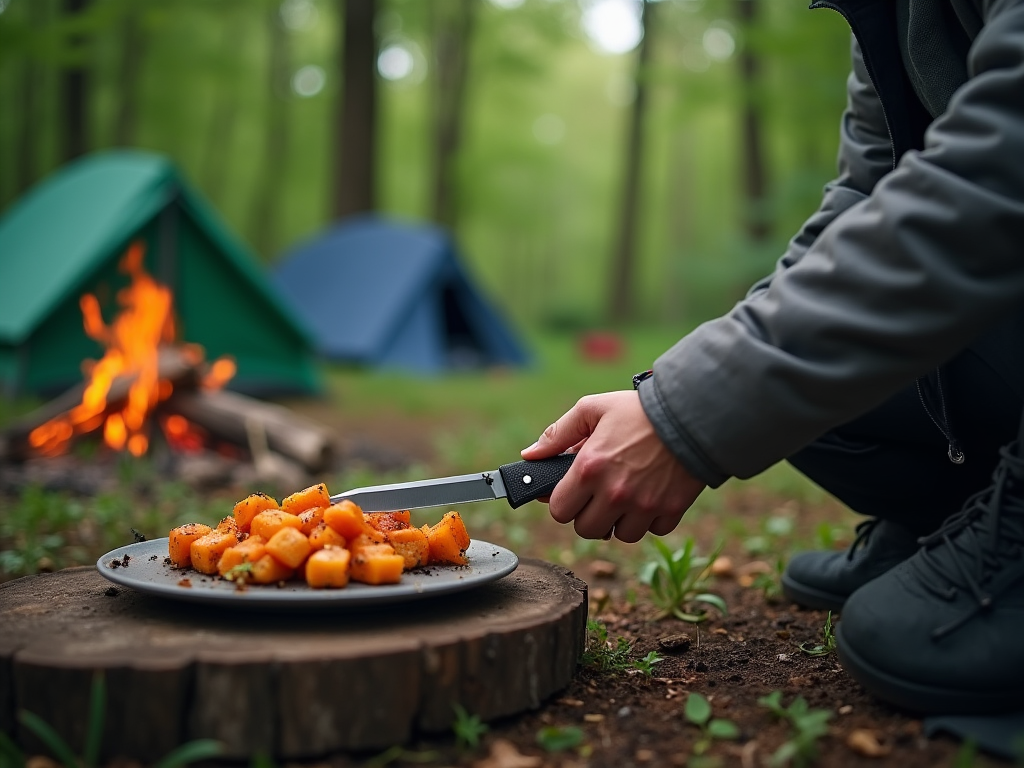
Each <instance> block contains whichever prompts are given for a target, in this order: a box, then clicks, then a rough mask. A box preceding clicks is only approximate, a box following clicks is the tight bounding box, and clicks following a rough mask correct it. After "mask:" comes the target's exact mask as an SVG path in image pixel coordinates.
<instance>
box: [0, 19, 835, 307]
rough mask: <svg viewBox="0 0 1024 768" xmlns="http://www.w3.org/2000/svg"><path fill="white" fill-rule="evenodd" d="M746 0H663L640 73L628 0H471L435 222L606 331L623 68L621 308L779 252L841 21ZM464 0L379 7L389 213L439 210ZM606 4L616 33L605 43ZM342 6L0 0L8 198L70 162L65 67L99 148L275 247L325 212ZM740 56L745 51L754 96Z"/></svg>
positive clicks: (506, 302)
mask: <svg viewBox="0 0 1024 768" xmlns="http://www.w3.org/2000/svg"><path fill="white" fill-rule="evenodd" d="M757 1H758V13H757V14H756V16H754V17H752V19H748V16H746V15H744V10H745V9H744V7H743V4H744V3H753V2H755V0H660V1H659V2H658V3H657V14H656V16H652V23H651V24H650V25H649V26H650V29H649V30H648V35H649V37H648V40H647V45H648V54H647V65H646V66H645V67H644V68H643V69H642V70H639V71H638V70H637V68H636V55H637V53H636V50H635V45H631V44H630V41H629V40H628V33H629V28H630V24H629V23H619V24H615V23H614V21H615V19H616V18H619V19H622V18H623V17H622V16H621V13H622V12H623V8H622V7H621V6H624V5H625V6H629V5H630V3H631V2H634V0H471V3H470V4H471V5H472V4H475V5H473V7H472V8H470V10H471V11H472V18H471V21H472V23H471V25H469V26H467V27H465V29H468V30H469V32H468V36H467V37H466V41H465V43H466V50H465V68H466V71H465V83H464V92H463V94H462V99H461V103H460V105H459V109H460V110H461V115H460V120H461V132H460V140H459V144H458V147H457V151H456V153H455V155H454V157H453V159H452V163H453V166H452V168H453V171H452V175H451V179H452V187H453V189H452V193H451V194H452V196H453V198H452V200H451V201H450V203H449V204H448V205H449V208H448V210H449V211H450V213H449V215H448V217H449V218H451V219H452V220H454V222H455V223H454V226H455V229H456V234H457V237H458V240H459V241H460V243H461V244H462V246H463V248H464V251H465V253H466V256H467V259H468V260H469V262H470V266H471V268H472V269H473V271H474V272H475V273H476V274H477V276H478V277H479V278H480V279H481V280H482V282H483V283H484V285H485V286H486V287H487V288H488V289H489V290H490V292H491V293H492V294H493V295H495V296H496V297H497V299H498V300H499V301H500V302H501V304H502V305H503V306H504V308H505V310H506V311H507V312H508V313H509V314H510V315H512V316H513V317H514V318H516V319H517V320H519V321H520V322H526V323H531V322H543V323H548V324H560V325H566V326H574V327H575V326H581V327H582V326H587V325H594V324H598V323H600V322H602V320H603V318H604V313H605V309H606V307H605V304H606V297H607V295H608V281H609V279H610V265H611V260H612V251H613V244H614V240H615V237H616V227H617V221H618V216H619V210H620V207H621V205H622V201H621V195H622V186H623V157H624V154H625V152H626V130H627V126H628V119H629V116H630V108H631V104H632V101H633V99H634V98H635V94H636V92H637V78H642V80H643V85H644V87H645V89H646V99H645V102H644V107H645V115H644V121H643V124H642V125H643V130H642V136H641V140H642V148H643V151H642V153H641V156H640V158H641V165H640V168H639V176H638V178H639V184H638V192H637V195H636V199H637V204H638V211H639V214H638V222H637V236H636V243H635V249H636V252H635V258H634V263H635V270H636V273H635V279H634V283H635V288H634V291H635V295H634V304H635V308H636V309H635V315H636V317H635V319H636V320H638V321H641V322H645V323H661V324H665V323H671V324H679V323H684V322H690V321H692V320H693V319H699V318H703V317H707V316H709V315H710V314H711V313H714V312H719V311H722V310H723V309H725V308H727V307H728V306H730V305H731V303H732V302H733V301H735V299H736V298H737V297H738V296H740V295H742V293H743V291H744V290H745V289H746V287H747V285H748V284H749V283H750V282H751V281H752V280H753V279H755V278H756V277H758V276H760V275H761V274H763V273H765V272H767V271H768V270H769V269H770V268H771V265H772V264H773V262H774V260H775V258H776V257H777V255H778V253H779V252H780V249H781V248H782V247H783V245H784V243H785V240H786V239H788V237H789V236H790V235H791V234H792V232H793V231H794V230H795V228H796V227H797V226H799V224H800V223H801V222H802V220H803V219H804V217H806V216H807V215H808V214H809V213H810V212H811V211H813V209H814V207H815V206H816V204H817V201H818V198H819V195H820V190H821V187H822V185H823V184H824V183H825V182H826V181H827V180H828V179H829V178H831V177H832V175H833V172H834V163H835V151H836V145H837V141H838V118H839V115H840V113H841V110H842V107H843V104H844V102H845V93H844V81H845V77H846V72H847V68H848V62H849V31H848V28H847V27H846V24H845V22H844V21H843V20H842V18H841V17H840V16H839V15H838V14H835V13H829V12H828V11H808V10H806V4H805V3H804V2H802V1H801V2H798V1H797V0H757ZM614 5H618V6H620V7H618V8H614V7H612V6H614ZM456 6H459V7H461V8H462V9H463V12H465V9H466V8H468V7H469V5H467V1H466V0H377V16H376V24H375V29H376V36H377V50H378V51H379V55H378V72H379V80H378V86H379V88H378V105H379V106H378V115H377V117H378V119H377V131H378V133H377V141H376V146H377V158H376V159H377V198H378V204H379V207H380V210H382V211H383V212H386V213H388V214H393V215H396V216H400V217H405V218H410V219H427V218H429V217H430V216H431V215H434V211H435V206H434V201H433V200H432V199H431V197H432V195H434V194H435V189H436V185H435V178H434V174H435V168H434V160H435V157H434V152H435V149H434V147H435V137H434V129H435V125H436V113H435V105H436V103H437V101H438V99H439V94H438V90H437V80H436V76H437V69H438V68H437V66H436V62H437V46H436V42H437V34H438V18H439V16H443V12H446V13H448V14H449V15H451V14H458V13H459V12H460V11H459V8H457V7H456ZM598 6H601V7H600V8H599V7H598ZM626 10H627V11H628V10H629V9H628V7H627V8H626ZM634 10H636V9H635V8H634ZM602 12H604V13H606V16H605V19H604V21H605V29H606V31H608V30H609V29H610V30H611V32H617V33H619V39H618V42H617V43H616V42H615V40H613V41H612V43H611V44H609V43H608V42H607V41H605V43H603V44H604V46H605V50H602V49H601V45H602V41H601V40H600V38H599V36H597V37H595V33H594V29H595V27H594V21H595V19H597V18H598V16H599V15H600V13H602ZM616 12H617V13H619V14H620V16H619V17H616V16H615V13H616ZM608 13H611V15H610V16H609V15H608ZM343 14H344V0H159V1H158V0H0V105H2V108H0V208H6V207H8V206H9V205H10V204H11V203H12V202H13V201H14V200H15V199H17V197H18V195H20V194H21V193H22V192H23V191H24V190H25V189H26V188H27V187H28V186H29V185H31V184H32V183H34V182H36V181H38V180H39V179H41V178H43V177H45V176H46V175H47V174H49V173H50V172H52V171H53V170H54V169H56V168H57V167H58V166H59V165H60V164H61V163H62V162H63V161H64V157H65V155H66V146H67V145H66V143H65V134H66V128H67V125H68V123H69V115H68V106H67V105H68V91H67V87H68V86H67V82H68V80H67V74H68V72H69V71H71V70H77V71H78V72H80V73H84V74H85V76H86V83H87V85H86V91H85V93H86V102H85V121H86V122H85V125H84V129H83V130H84V134H85V143H86V146H87V147H88V148H89V149H91V150H98V149H103V148H108V147H114V146H135V147H140V148H144V149H148V150H154V151H158V152H162V153H166V154H167V155H169V156H170V157H172V158H173V159H174V160H175V161H176V162H177V163H178V164H179V165H180V166H181V167H182V168H183V170H184V171H185V173H186V174H187V175H188V177H189V178H190V179H191V180H192V181H193V183H194V184H195V185H196V186H197V187H198V188H199V189H200V190H201V191H202V192H203V193H204V194H205V195H207V196H208V197H209V198H210V199H211V200H212V201H213V203H214V204H215V205H216V207H217V208H218V209H219V210H220V211H221V212H222V213H223V214H224V216H225V217H226V219H227V221H228V222H229V224H230V225H231V226H233V227H234V228H235V230H236V231H238V232H239V233H240V234H241V235H242V237H243V238H244V239H246V240H247V241H248V242H249V243H250V244H252V245H253V246H254V248H255V249H256V250H257V252H258V253H259V254H260V255H261V257H262V258H264V259H265V260H266V261H268V262H270V261H272V260H274V259H275V258H277V257H278V256H279V255H280V253H281V252H282V251H283V250H284V249H286V248H287V247H288V246H289V245H291V244H293V243H295V242H297V241H299V240H301V239H303V238H305V237H308V236H310V235H311V234H313V233H314V232H316V231H317V230H318V229H319V228H321V227H323V226H324V225H325V224H327V223H328V222H329V221H330V210H331V204H330V203H331V201H330V198H331V190H332V184H333V180H332V178H331V174H332V173H333V172H334V170H333V169H334V167H335V166H334V163H333V161H332V153H333V151H334V146H335V142H334V140H333V136H334V131H336V122H337V110H336V108H335V105H336V104H337V101H338V99H339V97H340V90H341V86H342V77H341V74H342V73H341V71H340V63H339V62H340V55H339V46H340V45H341V39H342V35H341V29H342V27H341V24H342V20H343ZM637 18H639V16H637ZM609 19H611V20H612V22H613V23H612V24H611V27H610V28H609V26H608V20H609ZM627 21H628V19H627ZM623 40H625V42H623ZM632 42H633V43H634V44H635V42H636V41H635V40H634V41H632ZM609 45H611V48H613V49H614V48H615V45H618V46H619V49H621V47H622V46H628V48H629V49H628V50H624V51H621V52H618V53H614V52H610V51H609V50H608V49H609ZM742 54H746V55H747V56H748V57H754V58H756V61H757V64H758V76H757V79H756V81H754V86H753V88H751V87H750V83H749V81H745V80H744V78H743V75H742V71H741V67H740V61H741V60H742V59H743V55H742ZM749 110H753V111H754V112H755V113H756V115H757V117H758V120H759V121H760V130H761V141H762V143H763V153H764V156H763V161H762V162H763V171H764V178H765V184H766V194H765V197H764V199H763V200H762V201H761V202H760V203H757V206H758V210H757V211H755V212H754V215H755V216H756V218H757V219H758V220H759V221H764V222H765V223H766V224H767V225H768V226H767V231H769V232H770V233H771V234H770V236H769V237H768V238H767V239H766V240H756V241H755V240H752V239H751V238H750V236H749V234H748V227H747V226H746V225H745V222H746V221H748V220H749V217H750V215H751V211H750V210H748V209H747V208H748V207H749V200H745V198H744V178H745V177H744V174H745V170H746V169H745V168H744V163H746V162H748V158H747V156H746V155H745V153H744V144H743V119H744V114H745V112H747V111H749ZM0 257H3V258H7V257H9V255H6V254H5V255H0Z"/></svg>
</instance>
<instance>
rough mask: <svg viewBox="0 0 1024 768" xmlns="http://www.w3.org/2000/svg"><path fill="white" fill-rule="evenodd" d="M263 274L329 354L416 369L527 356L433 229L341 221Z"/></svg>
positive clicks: (516, 361)
mask: <svg viewBox="0 0 1024 768" xmlns="http://www.w3.org/2000/svg"><path fill="white" fill-rule="evenodd" d="M272 279H273V282H274V283H275V286H276V288H277V289H278V292H279V293H280V294H281V295H283V296H284V298H285V300H286V301H287V302H288V304H289V308H290V309H291V310H292V311H293V312H294V313H295V314H296V315H297V316H298V317H299V318H300V319H301V320H302V321H304V325H305V326H306V327H307V328H309V329H310V330H311V331H312V333H313V337H314V342H315V345H316V348H317V351H318V352H319V353H320V354H321V355H322V356H324V357H326V358H329V359H332V360H343V361H349V362H354V363H359V364H365V365H372V366H379V367H391V368H403V369H406V370H411V371H416V372H421V373H438V372H441V371H444V370H451V369H460V368H475V367H481V366H490V365H513V366H518V365H524V364H525V363H526V362H527V354H526V352H525V350H524V348H523V346H522V344H521V343H520V342H519V340H518V339H517V338H516V336H515V335H514V334H513V333H512V331H511V329H510V328H509V327H508V326H507V325H506V323H505V322H504V321H503V320H502V318H501V317H500V316H499V314H498V313H497V312H496V311H495V309H494V307H492V306H491V305H490V303H489V302H488V301H487V300H486V298H485V297H484V296H483V295H482V294H481V293H480V291H479V290H478V289H477V287H476V286H474V285H473V283H472V282H470V280H469V278H468V276H467V275H466V272H465V271H464V270H463V268H462V266H461V265H460V264H459V260H458V258H457V256H456V253H455V247H454V245H453V243H452V241H451V238H450V237H449V236H448V235H447V234H446V233H445V232H444V231H443V230H441V229H439V228H438V227H434V226H429V225H412V224H399V223H395V222H391V221H386V220H383V219H380V218H376V217H371V216H367V217H360V218H357V219H350V220H347V221H346V222H344V223H342V224H338V225H336V226H334V227H332V228H331V229H329V230H327V231H326V232H324V233H322V234H321V235H319V236H318V237H316V238H314V239H313V240H312V241H309V242H307V243H304V244H302V245H300V246H298V247H297V248H295V249H293V250H292V251H290V252H289V253H287V254H285V256H284V258H283V259H282V261H281V262H280V264H279V265H278V266H277V267H276V268H275V269H274V270H273V273H272Z"/></svg>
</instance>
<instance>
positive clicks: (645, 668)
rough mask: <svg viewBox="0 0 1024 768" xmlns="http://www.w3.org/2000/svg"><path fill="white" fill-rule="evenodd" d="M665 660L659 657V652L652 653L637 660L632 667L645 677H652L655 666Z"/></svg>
mask: <svg viewBox="0 0 1024 768" xmlns="http://www.w3.org/2000/svg"><path fill="white" fill-rule="evenodd" d="M664 660H665V659H664V658H663V657H661V656H659V655H658V652H657V651H650V652H649V653H648V654H647V655H646V656H644V657H643V658H642V659H636V660H635V661H634V662H633V663H632V667H633V669H635V670H636V671H637V672H639V673H640V674H642V675H643V676H644V677H650V676H651V675H653V674H654V665H655V664H659V663H660V662H662V661H664Z"/></svg>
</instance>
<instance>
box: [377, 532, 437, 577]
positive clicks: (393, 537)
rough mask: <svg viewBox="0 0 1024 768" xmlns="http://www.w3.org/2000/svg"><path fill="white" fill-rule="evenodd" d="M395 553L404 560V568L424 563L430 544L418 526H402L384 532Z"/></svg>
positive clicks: (427, 558)
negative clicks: (395, 529) (398, 528)
mask: <svg viewBox="0 0 1024 768" xmlns="http://www.w3.org/2000/svg"><path fill="white" fill-rule="evenodd" d="M386 535H387V537H388V544H390V545H391V546H392V547H393V548H394V550H395V554H397V555H401V556H402V559H403V560H404V561H405V570H407V571H408V570H410V569H412V568H416V567H418V566H421V565H426V564H427V562H428V561H429V559H430V545H429V544H428V543H427V535H426V534H425V533H424V532H423V531H421V530H420V529H419V528H402V529H400V530H397V531H391V532H390V533H388V534H386Z"/></svg>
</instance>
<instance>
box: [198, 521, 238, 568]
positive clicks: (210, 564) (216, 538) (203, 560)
mask: <svg viewBox="0 0 1024 768" xmlns="http://www.w3.org/2000/svg"><path fill="white" fill-rule="evenodd" d="M237 543H238V537H237V536H236V535H235V534H233V533H225V532H224V531H210V532H209V533H208V534H206V535H205V536H200V537H199V538H198V539H196V540H195V541H193V542H192V546H191V547H190V548H189V549H190V552H191V556H192V567H193V568H195V569H196V570H197V571H199V572H200V573H210V574H213V573H217V564H218V563H219V562H220V558H221V555H223V554H224V552H225V551H226V550H227V549H229V548H231V547H233V546H235V545H236V544H237Z"/></svg>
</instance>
